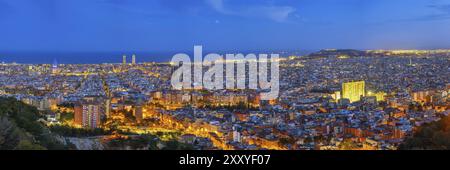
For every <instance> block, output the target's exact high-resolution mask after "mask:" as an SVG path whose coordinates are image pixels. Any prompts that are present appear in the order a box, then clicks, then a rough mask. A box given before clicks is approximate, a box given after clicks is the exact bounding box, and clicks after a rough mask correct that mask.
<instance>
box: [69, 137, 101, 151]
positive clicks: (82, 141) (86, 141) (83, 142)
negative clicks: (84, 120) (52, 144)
mask: <svg viewBox="0 0 450 170" xmlns="http://www.w3.org/2000/svg"><path fill="white" fill-rule="evenodd" d="M66 140H67V141H68V142H70V143H72V144H73V145H75V147H76V149H77V150H104V149H105V146H103V144H102V142H101V141H100V138H96V137H93V138H72V137H67V138H66Z"/></svg>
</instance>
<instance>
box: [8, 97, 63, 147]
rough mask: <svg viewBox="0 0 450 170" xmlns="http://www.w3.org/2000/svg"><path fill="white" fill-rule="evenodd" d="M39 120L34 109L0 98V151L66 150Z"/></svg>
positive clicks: (38, 114) (14, 100) (12, 99)
mask: <svg viewBox="0 0 450 170" xmlns="http://www.w3.org/2000/svg"><path fill="white" fill-rule="evenodd" d="M39 118H40V113H39V111H38V110H37V109H36V108H35V107H32V106H29V105H26V104H24V103H22V102H20V101H17V100H16V99H14V98H3V97H0V150H46V149H56V150H61V149H68V147H67V146H65V145H63V144H62V143H61V142H59V140H57V137H56V136H55V135H53V134H51V133H50V131H49V130H48V129H47V128H46V127H45V126H44V125H42V124H41V123H39V122H38V119H39Z"/></svg>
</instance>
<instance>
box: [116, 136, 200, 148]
mask: <svg viewBox="0 0 450 170" xmlns="http://www.w3.org/2000/svg"><path fill="white" fill-rule="evenodd" d="M159 144H160V145H159ZM107 146H108V147H109V149H133V150H138V149H142V150H159V149H163V150H192V149H193V146H192V145H189V144H184V143H181V142H178V141H177V140H169V141H161V140H160V138H159V137H158V136H156V135H149V134H147V135H139V136H134V137H130V138H128V139H122V138H119V139H113V140H111V141H109V142H108V143H107Z"/></svg>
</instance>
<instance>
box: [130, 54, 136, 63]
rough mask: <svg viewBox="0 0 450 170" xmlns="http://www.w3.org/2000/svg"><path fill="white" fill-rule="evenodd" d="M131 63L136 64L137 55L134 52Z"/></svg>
mask: <svg viewBox="0 0 450 170" xmlns="http://www.w3.org/2000/svg"><path fill="white" fill-rule="evenodd" d="M131 64H133V65H135V64H136V55H134V54H133V56H132V57H131Z"/></svg>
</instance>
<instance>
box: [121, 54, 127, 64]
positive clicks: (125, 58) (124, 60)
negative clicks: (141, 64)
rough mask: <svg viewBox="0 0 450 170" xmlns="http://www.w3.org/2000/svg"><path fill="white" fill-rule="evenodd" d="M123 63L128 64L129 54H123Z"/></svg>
mask: <svg viewBox="0 0 450 170" xmlns="http://www.w3.org/2000/svg"><path fill="white" fill-rule="evenodd" d="M122 64H123V65H126V64H127V56H126V55H123V56H122Z"/></svg>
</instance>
